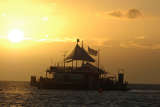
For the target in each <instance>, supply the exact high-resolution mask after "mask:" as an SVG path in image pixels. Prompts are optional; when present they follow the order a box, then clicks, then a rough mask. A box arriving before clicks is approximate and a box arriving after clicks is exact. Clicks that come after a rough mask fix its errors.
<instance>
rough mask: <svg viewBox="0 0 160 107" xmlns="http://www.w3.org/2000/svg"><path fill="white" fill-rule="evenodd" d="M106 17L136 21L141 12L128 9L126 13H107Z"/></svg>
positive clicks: (116, 11)
mask: <svg viewBox="0 0 160 107" xmlns="http://www.w3.org/2000/svg"><path fill="white" fill-rule="evenodd" d="M107 14H108V15H110V16H113V17H116V18H122V17H125V18H128V19H136V18H138V17H140V16H142V12H141V11H140V10H138V9H129V10H127V11H122V10H115V11H111V12H107Z"/></svg>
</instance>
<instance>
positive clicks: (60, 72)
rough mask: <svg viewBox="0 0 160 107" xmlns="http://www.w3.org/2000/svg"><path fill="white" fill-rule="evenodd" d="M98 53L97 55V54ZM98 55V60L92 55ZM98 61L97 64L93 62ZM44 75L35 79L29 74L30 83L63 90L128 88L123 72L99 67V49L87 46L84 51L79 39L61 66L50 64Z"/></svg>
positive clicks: (39, 86)
mask: <svg viewBox="0 0 160 107" xmlns="http://www.w3.org/2000/svg"><path fill="white" fill-rule="evenodd" d="M97 54H98V55H97ZM92 55H94V56H97V57H98V61H95V59H94V58H93V57H92ZM95 62H98V65H96V64H95ZM45 73H46V76H45V77H42V76H41V77H40V78H39V79H37V77H36V76H31V80H30V84H31V85H32V86H36V87H37V88H39V89H63V90H99V89H100V90H123V91H126V90H129V88H128V87H127V86H128V82H127V81H124V72H123V70H120V71H119V72H118V73H117V74H116V75H110V73H109V72H107V71H106V70H104V69H102V68H100V67H99V51H97V50H94V49H92V48H90V47H88V51H86V50H85V49H84V47H83V41H82V46H80V45H79V39H77V43H76V46H75V48H74V49H73V50H72V52H71V53H70V54H69V55H68V56H67V57H65V55H64V63H63V65H62V66H59V64H57V65H54V66H53V65H52V66H49V68H48V69H47V70H46V71H45Z"/></svg>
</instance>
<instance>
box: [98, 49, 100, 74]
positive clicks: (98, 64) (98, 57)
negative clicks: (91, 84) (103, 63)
mask: <svg viewBox="0 0 160 107" xmlns="http://www.w3.org/2000/svg"><path fill="white" fill-rule="evenodd" d="M99 56H100V52H99V49H98V72H99Z"/></svg>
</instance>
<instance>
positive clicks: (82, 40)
mask: <svg viewBox="0 0 160 107" xmlns="http://www.w3.org/2000/svg"><path fill="white" fill-rule="evenodd" d="M82 49H83V40H82ZM82 65H84V60H82Z"/></svg>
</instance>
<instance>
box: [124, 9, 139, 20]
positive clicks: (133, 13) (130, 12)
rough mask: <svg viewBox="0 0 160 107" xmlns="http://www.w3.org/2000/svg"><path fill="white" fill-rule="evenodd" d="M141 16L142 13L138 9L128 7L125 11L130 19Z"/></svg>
mask: <svg viewBox="0 0 160 107" xmlns="http://www.w3.org/2000/svg"><path fill="white" fill-rule="evenodd" d="M140 16H142V13H141V11H140V10H138V9H129V10H128V12H127V17H128V18H130V19H135V18H138V17H140Z"/></svg>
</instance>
